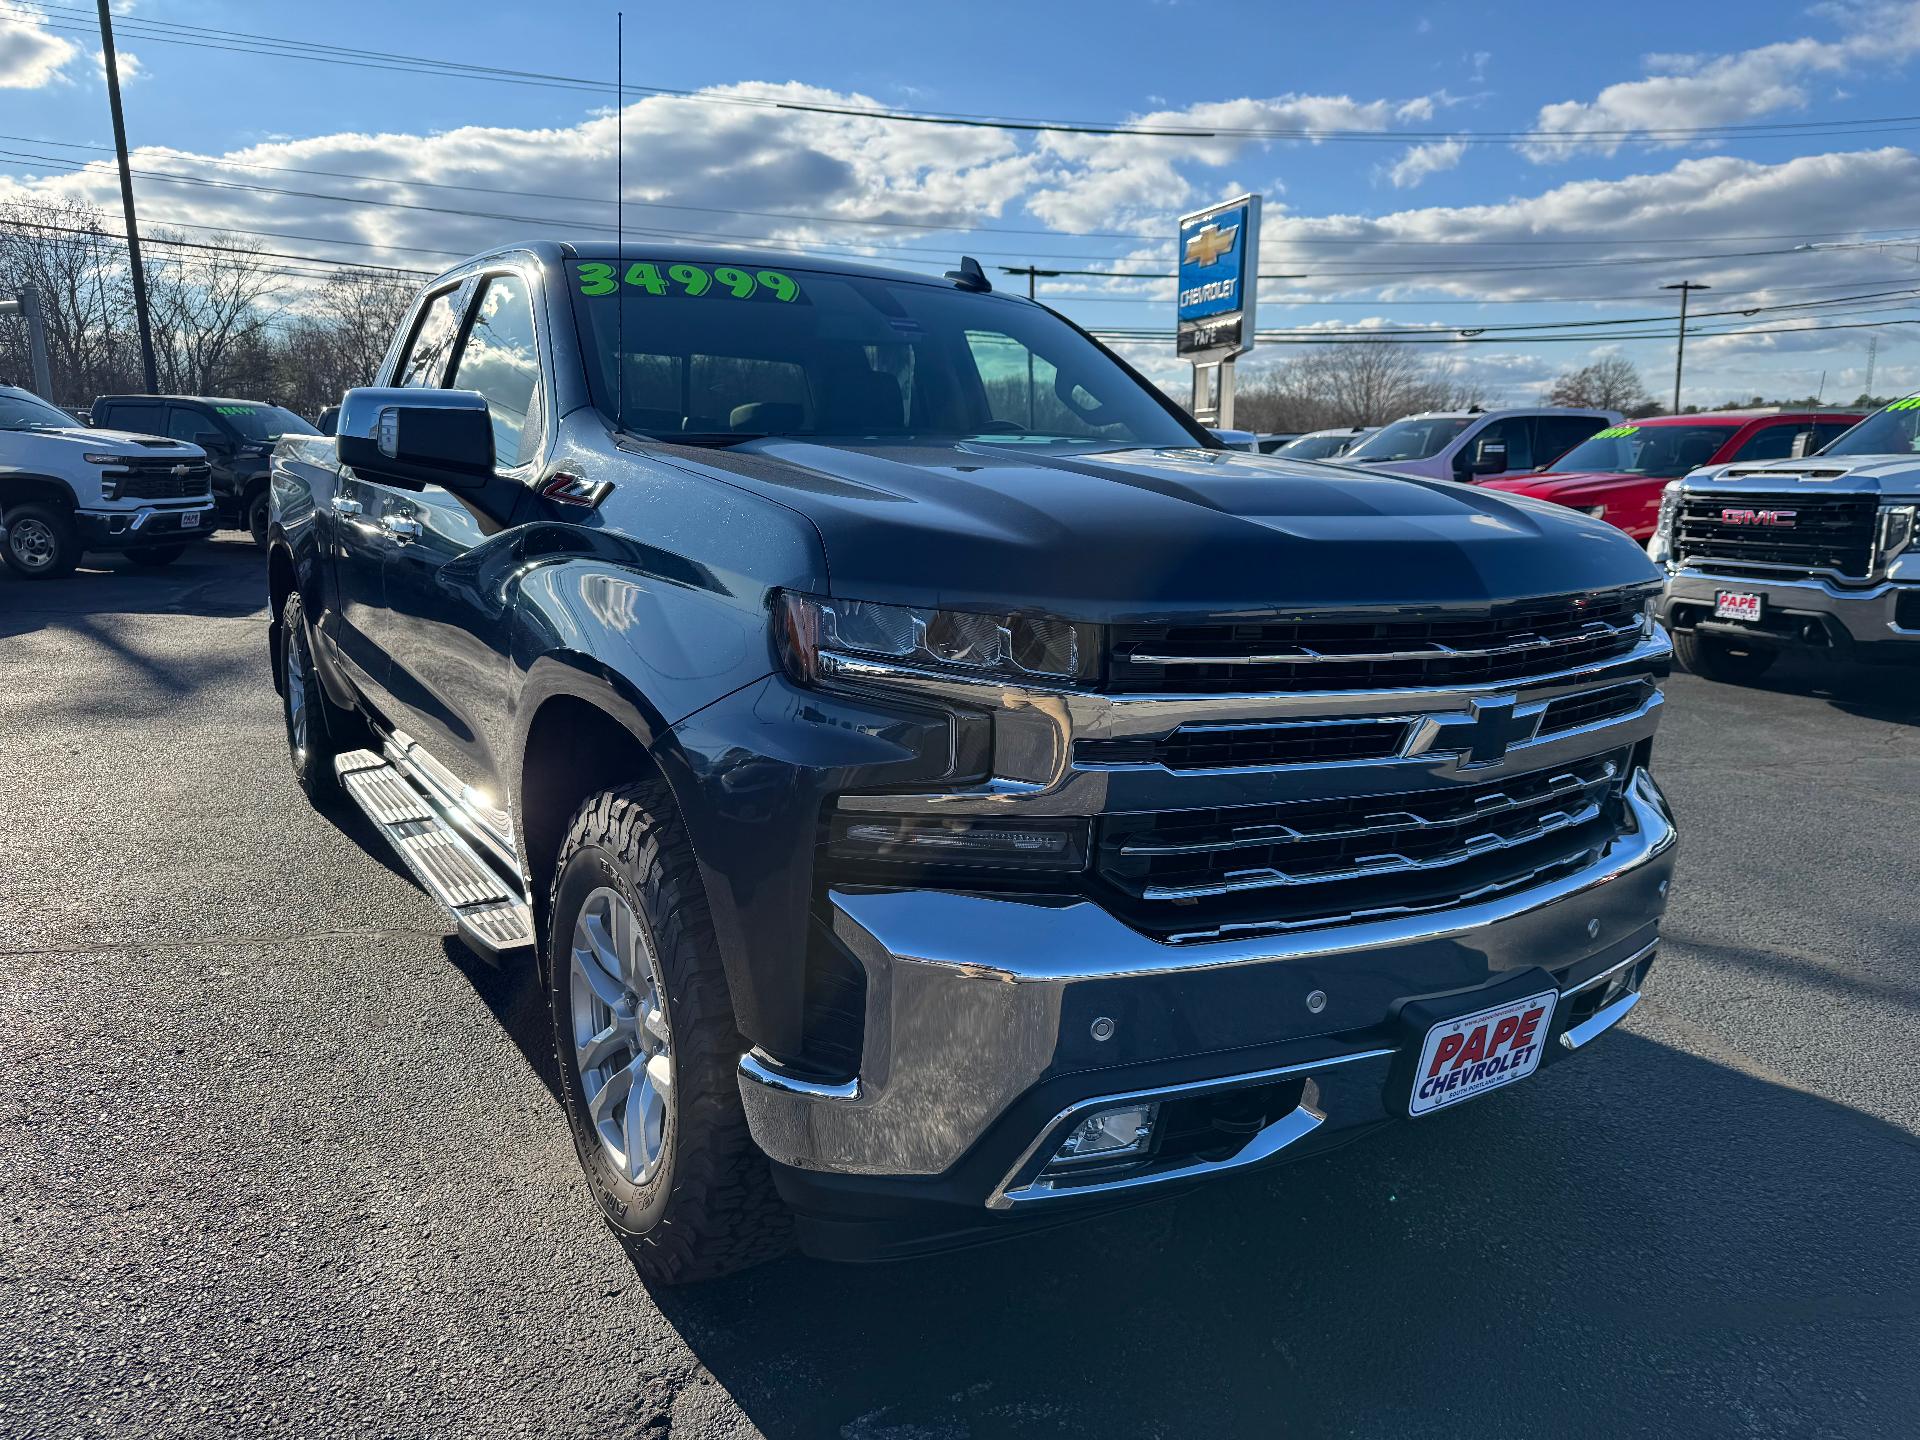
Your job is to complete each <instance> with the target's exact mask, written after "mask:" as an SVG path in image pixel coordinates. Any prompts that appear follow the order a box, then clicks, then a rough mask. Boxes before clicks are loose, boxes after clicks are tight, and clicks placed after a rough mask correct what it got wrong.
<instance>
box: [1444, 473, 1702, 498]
mask: <svg viewBox="0 0 1920 1440" xmlns="http://www.w3.org/2000/svg"><path fill="white" fill-rule="evenodd" d="M1480 483H1481V488H1482V489H1484V490H1505V491H1507V492H1508V493H1509V494H1513V495H1537V496H1539V497H1540V498H1541V499H1542V500H1551V501H1553V502H1554V503H1555V504H1556V505H1598V504H1601V503H1603V502H1604V501H1606V500H1607V499H1608V497H1610V496H1611V495H1612V494H1613V493H1614V492H1616V491H1617V490H1619V488H1620V487H1621V486H1622V485H1665V484H1666V483H1667V482H1666V481H1665V480H1662V479H1660V478H1659V477H1658V476H1655V475H1622V474H1619V473H1617V472H1614V471H1607V470H1570V471H1566V472H1565V473H1556V474H1552V475H1523V476H1516V477H1515V478H1513V479H1511V480H1483V481H1481V482H1480Z"/></svg>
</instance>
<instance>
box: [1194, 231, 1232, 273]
mask: <svg viewBox="0 0 1920 1440" xmlns="http://www.w3.org/2000/svg"><path fill="white" fill-rule="evenodd" d="M1239 233H1240V227H1239V226H1238V225H1229V226H1227V227H1226V228H1225V229H1224V230H1223V229H1222V228H1221V227H1220V226H1218V225H1209V226H1207V228H1206V229H1204V230H1202V231H1200V232H1199V233H1198V234H1196V235H1194V236H1192V237H1191V238H1190V239H1189V240H1188V241H1187V263H1188V264H1189V265H1211V264H1213V263H1214V262H1215V261H1216V260H1218V259H1219V258H1220V257H1221V256H1222V255H1224V254H1226V253H1227V252H1228V251H1229V250H1231V249H1233V237H1234V236H1236V235H1238V234H1239Z"/></svg>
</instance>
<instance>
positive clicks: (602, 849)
mask: <svg viewBox="0 0 1920 1440" xmlns="http://www.w3.org/2000/svg"><path fill="white" fill-rule="evenodd" d="M605 891H612V892H613V894H614V896H616V897H618V898H619V899H621V900H623V901H624V902H625V904H626V905H627V907H628V908H629V909H630V911H631V913H632V915H633V916H634V917H635V918H636V920H637V921H638V924H639V925H640V926H642V927H644V930H645V937H646V939H647V940H648V941H649V942H650V943H651V946H652V950H651V954H652V957H653V962H654V965H655V967H656V968H657V972H658V975H659V979H660V985H661V988H662V989H663V991H664V1004H663V1005H662V1006H661V1009H662V1011H663V1012H664V1019H665V1025H666V1029H667V1032H668V1037H669V1038H668V1042H667V1043H668V1046H669V1049H670V1053H671V1060H672V1070H671V1073H672V1075H673V1084H672V1087H671V1092H670V1095H671V1098H670V1100H669V1101H668V1103H667V1106H666V1120H665V1124H664V1126H663V1127H662V1133H663V1136H664V1139H663V1141H662V1142H661V1146H662V1148H661V1151H660V1157H659V1161H658V1164H657V1166H656V1167H655V1168H654V1169H653V1171H652V1173H651V1174H648V1175H646V1176H644V1177H643V1178H642V1179H640V1180H639V1181H637V1182H636V1181H634V1180H632V1179H630V1178H629V1175H628V1173H627V1171H626V1170H625V1169H623V1168H622V1167H621V1166H620V1165H618V1164H616V1163H615V1158H614V1156H613V1155H612V1154H611V1153H610V1151H609V1149H608V1146H607V1145H606V1144H605V1143H604V1142H603V1140H602V1138H601V1135H600V1133H599V1132H598V1131H597V1130H596V1128H595V1124H594V1120H593V1117H592V1113H591V1109H590V1104H589V1096H588V1094H587V1092H586V1088H585V1082H583V1080H582V1078H581V1073H580V1064H579V1060H578V1058H577V1052H576V1045H577V1041H578V1036H577V1035H576V1027H575V998H576V997H575V993H574V991H575V987H576V985H581V984H583V983H584V982H582V981H579V980H577V979H576V978H575V967H574V954H573V947H574V940H575V936H576V926H577V924H578V923H579V921H580V919H581V915H582V912H583V911H584V910H585V909H586V907H587V905H588V903H589V901H590V899H591V898H592V897H595V896H598V895H601V894H602V892H605ZM546 955H547V972H548V973H547V988H548V1002H549V1008H550V1011H551V1014H552V1019H553V1040H554V1055H555V1060H556V1062H557V1065H558V1068H559V1072H560V1075H561V1081H562V1088H563V1091H564V1096H565V1100H566V1109H567V1122H568V1124H569V1126H570V1127H571V1128H572V1131H573V1144H574V1151H575V1153H576V1154H577V1155H578V1156H579V1158H580V1164H581V1168H582V1169H583V1170H584V1171H585V1173H586V1178H587V1184H588V1188H589V1189H590V1190H591V1192H592V1194H593V1198H594V1202H595V1204H596V1206H597V1207H598V1208H599V1210H600V1213H601V1216H602V1217H603V1218H604V1219H605V1220H606V1222H607V1224H608V1225H609V1226H610V1227H612V1229H613V1231H614V1233H615V1234H616V1235H618V1236H619V1237H620V1239H621V1242H622V1244H623V1245H625V1246H626V1248H627V1251H628V1253H629V1255H630V1256H631V1257H632V1260H633V1265H634V1268H635V1269H636V1270H637V1271H638V1272H639V1274H640V1277H641V1278H642V1279H643V1280H645V1281H647V1282H648V1283H650V1284H661V1285H681V1284H686V1283H688V1282H691V1281H697V1280H708V1279H712V1278H714V1277H716V1276H719V1275H725V1274H728V1273H730V1272H732V1271H735V1270H742V1269H745V1268H746V1267H748V1266H750V1265H757V1264H759V1263H761V1262H762V1261H766V1260H771V1259H774V1258H776V1257H777V1256H779V1255H781V1254H784V1253H785V1252H786V1250H787V1249H788V1248H789V1246H790V1245H791V1244H792V1220H791V1217H790V1216H789V1215H788V1213H787V1210H786V1207H785V1206H784V1205H783V1204H782V1203H781V1201H780V1198H779V1196H778V1195H777V1194H776V1193H775V1191H774V1188H773V1179H772V1176H771V1174H770V1172H769V1169H768V1165H767V1159H766V1156H765V1155H764V1154H763V1153H762V1152H761V1151H760V1149H759V1148H758V1147H757V1146H756V1145H755V1144H754V1143H753V1138H752V1136H751V1135H750V1134H749V1133H748V1131H747V1121H746V1115H745V1113H744V1111H743V1110H742V1108H741V1104H740V1090H739V1080H738V1073H737V1069H736V1067H737V1065H738V1063H739V1058H740V1055H741V1053H742V1052H743V1051H744V1050H745V1049H746V1048H747V1046H746V1042H745V1041H744V1040H743V1039H742V1038H741V1036H740V1033H739V1030H738V1028H737V1026H736V1024H735V1021H734V1014H733V1005H732V1001H731V999H730V997H729V995H728V991H727V982H726V976H725V975H724V973H723V972H722V970H721V965H720V954H719V947H718V945H717V943H716V942H715V940H714V934H713V920H712V917H711V915H710V913H709V911H708V909H707V899H706V893H705V891H704V890H703V888H702V886H701V882H700V875H699V871H698V870H697V869H696V867H695V864H694V858H693V849H692V847H691V845H690V844H689V843H688V841H687V837H686V833H685V831H684V829H683V828H682V826H681V823H680V818H679V815H678V813H677V812H676V811H675V809H674V807H673V802H672V797H671V796H670V795H669V793H668V791H667V788H666V786H665V785H664V784H663V783H662V782H660V781H657V780H654V781H646V782H642V783H639V784H634V785H627V786H623V787H621V788H619V789H617V790H609V791H605V792H603V793H601V794H599V795H596V796H594V797H593V798H592V799H590V800H588V801H587V803H586V804H585V805H583V806H582V807H581V808H580V809H579V811H578V812H576V813H575V815H574V817H573V821H572V823H571V825H570V826H569V827H568V830H567V836H566V839H565V841H564V842H563V843H562V845H561V848H560V855H559V860H558V863H557V864H556V867H555V871H554V882H553V903H552V905H551V906H550V907H549V923H548V933H547V949H546Z"/></svg>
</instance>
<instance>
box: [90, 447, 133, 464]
mask: <svg viewBox="0 0 1920 1440" xmlns="http://www.w3.org/2000/svg"><path fill="white" fill-rule="evenodd" d="M80 458H81V459H82V460H84V461H86V462H87V464H89V465H124V464H126V463H127V459H128V457H127V456H125V455H99V454H95V453H94V452H93V451H91V450H89V451H88V452H87V453H86V454H84V455H82V456H81V457H80Z"/></svg>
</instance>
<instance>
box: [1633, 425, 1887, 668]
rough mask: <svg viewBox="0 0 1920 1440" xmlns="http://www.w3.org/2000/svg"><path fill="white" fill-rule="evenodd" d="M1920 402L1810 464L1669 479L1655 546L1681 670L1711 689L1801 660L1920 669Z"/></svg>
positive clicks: (1710, 470) (1859, 429) (1850, 435)
mask: <svg viewBox="0 0 1920 1440" xmlns="http://www.w3.org/2000/svg"><path fill="white" fill-rule="evenodd" d="M1917 510H1920V395H1910V396H1907V397H1906V398H1905V399H1901V400H1896V401H1894V402H1893V403H1892V404H1891V405H1888V406H1887V407H1886V408H1885V409H1883V410H1881V411H1879V412H1878V413H1877V414H1874V415H1870V416H1868V417H1867V418H1866V419H1864V420H1862V421H1861V422H1860V423H1859V424H1857V425H1854V426H1853V427H1851V428H1850V429H1848V430H1847V431H1846V432H1845V433H1844V434H1842V435H1841V436H1840V437H1839V438H1838V439H1836V440H1834V441H1832V442H1831V443H1830V444H1828V445H1827V446H1826V447H1825V448H1824V449H1822V450H1821V451H1820V452H1819V453H1818V454H1816V455H1808V456H1804V457H1800V458H1794V459H1785V460H1778V461H1772V462H1768V461H1758V462H1742V461H1734V462H1732V463H1724V464H1714V465H1708V466H1705V467H1703V468H1701V469H1698V470H1695V471H1692V472H1691V473H1690V474H1688V475H1686V476H1685V477H1683V478H1681V479H1679V480H1675V481H1672V482H1670V483H1669V484H1668V485H1667V487H1666V489H1665V491H1664V493H1663V495H1662V498H1661V504H1660V515H1659V521H1658V524H1657V525H1656V527H1655V533H1654V536H1653V539H1652V540H1651V541H1649V542H1648V551H1649V553H1650V554H1651V555H1652V556H1653V557H1654V559H1655V560H1657V561H1659V562H1660V563H1661V564H1662V565H1663V566H1664V567H1665V569H1666V572H1667V583H1666V591H1665V594H1664V596H1663V597H1662V599H1661V602H1660V609H1661V616H1662V618H1663V620H1664V621H1665V623H1666V624H1667V625H1668V626H1669V627H1670V628H1671V629H1672V631H1673V636H1674V644H1675V647H1676V650H1677V651H1678V653H1679V656H1680V659H1681V662H1682V663H1683V664H1684V665H1686V667H1687V668H1688V669H1690V670H1692V671H1694V672H1695V673H1696V674H1699V675H1703V676H1705V677H1707V678H1708V679H1712V680H1724V681H1733V682H1738V681H1744V680H1750V679H1754V678H1757V677H1758V676H1760V675H1762V674H1764V673H1765V672H1766V671H1767V670H1768V669H1769V668H1770V667H1771V666H1772V665H1773V663H1774V662H1775V661H1776V660H1777V659H1778V658H1779V657H1780V655H1781V654H1783V653H1785V652H1787V651H1800V652H1803V653H1808V654H1813V655H1817V656H1823V657H1832V658H1837V659H1843V660H1853V661H1859V662H1865V663H1890V664H1902V665H1912V664H1915V663H1920V548H1916V546H1915V528H1916V527H1915V515H1916V511H1917Z"/></svg>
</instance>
